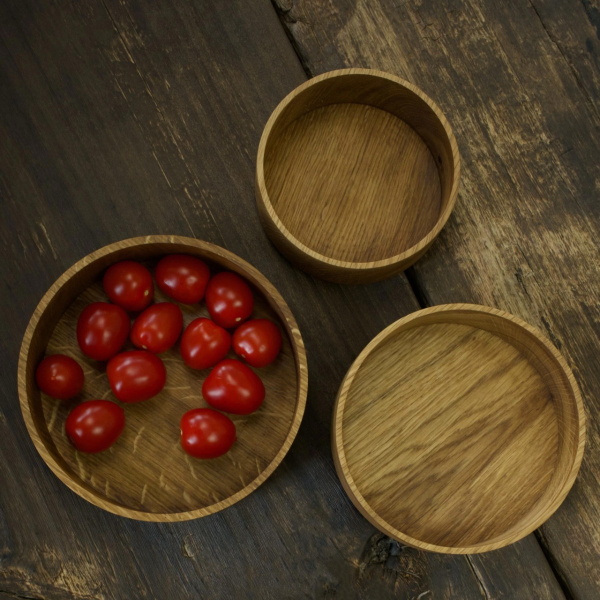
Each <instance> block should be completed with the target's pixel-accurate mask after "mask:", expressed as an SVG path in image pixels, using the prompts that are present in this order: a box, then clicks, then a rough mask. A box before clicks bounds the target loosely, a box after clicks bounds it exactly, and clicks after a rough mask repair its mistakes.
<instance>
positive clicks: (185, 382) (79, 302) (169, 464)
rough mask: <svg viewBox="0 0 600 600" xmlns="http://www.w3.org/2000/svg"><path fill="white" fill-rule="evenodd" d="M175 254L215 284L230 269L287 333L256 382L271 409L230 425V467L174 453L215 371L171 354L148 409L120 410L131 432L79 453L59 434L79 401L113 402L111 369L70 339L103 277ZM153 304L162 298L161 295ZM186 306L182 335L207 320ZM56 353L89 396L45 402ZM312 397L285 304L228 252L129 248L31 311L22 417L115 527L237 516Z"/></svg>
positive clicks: (98, 261) (190, 246)
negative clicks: (114, 267) (73, 368)
mask: <svg viewBox="0 0 600 600" xmlns="http://www.w3.org/2000/svg"><path fill="white" fill-rule="evenodd" d="M174 253H185V254H190V255H193V256H197V257H200V258H201V259H202V260H204V261H205V262H207V264H208V265H209V267H210V268H211V271H212V272H213V273H214V272H215V271H216V270H220V269H228V270H231V271H235V272H236V273H239V274H240V275H242V276H243V277H244V278H245V279H246V280H247V281H248V282H250V284H251V285H252V287H253V291H254V297H255V309H254V316H255V317H267V318H269V319H271V320H273V321H275V322H276V323H278V324H279V326H280V328H281V330H282V331H283V332H284V335H283V347H282V351H281V353H280V355H279V356H278V358H277V359H276V360H275V362H274V363H273V364H271V365H270V366H269V367H267V368H265V369H260V370H257V372H258V373H259V375H260V377H261V379H262V380H263V383H264V384H265V388H266V391H267V394H266V399H265V402H264V404H263V406H262V407H261V408H260V410H258V411H257V412H256V413H254V414H253V415H250V416H247V417H241V416H239V417H238V416H232V419H233V421H234V423H235V425H236V428H237V437H238V440H237V442H236V443H235V445H234V446H233V448H232V449H231V450H230V452H228V453H227V454H226V455H224V456H222V457H220V458H217V459H213V460H204V461H203V460H195V459H193V458H191V457H189V456H187V455H186V454H185V453H184V452H183V450H182V449H181V446H180V444H179V421H180V419H181V416H182V415H183V414H184V413H185V412H186V411H188V410H190V409H191V408H196V407H200V406H206V404H205V402H204V400H203V399H202V395H201V385H202V381H203V380H204V378H205V377H206V375H207V374H208V370H207V371H193V370H192V369H189V368H188V367H186V366H185V364H184V363H183V360H182V359H181V357H180V355H179V344H176V345H175V347H174V348H172V349H171V350H169V351H168V352H166V353H164V354H161V358H162V359H163V360H164V362H165V366H166V367H167V373H168V375H167V385H166V387H165V389H164V390H163V391H162V392H161V393H160V394H159V395H158V396H157V397H155V398H153V399H151V400H148V401H147V402H142V403H140V404H130V405H122V406H123V408H124V410H125V418H126V426H125V430H124V432H123V434H122V436H121V438H119V440H118V441H117V442H116V443H115V445H114V446H113V447H112V448H110V449H109V450H107V451H105V452H102V453H99V454H84V453H80V452H77V451H76V450H75V449H74V448H73V446H72V445H71V444H70V443H69V441H68V439H67V437H66V435H65V431H64V423H65V419H66V417H67V415H68V413H69V411H70V410H71V409H72V408H73V406H75V405H76V404H78V403H79V402H81V401H82V400H86V399H92V398H107V399H111V398H113V397H112V394H111V392H110V387H109V384H108V380H107V377H106V374H105V363H98V362H96V361H93V360H90V359H87V358H85V357H84V356H83V354H82V353H81V351H80V350H79V347H78V345H77V341H76V336H75V325H76V322H77V318H78V316H79V314H80V312H81V310H82V308H83V307H84V306H86V305H87V304H89V303H90V302H93V301H97V300H105V301H106V296H105V294H104V292H103V289H102V274H103V272H104V271H105V269H106V268H107V267H108V266H109V265H111V264H112V263H115V262H117V261H120V260H123V259H133V260H139V261H142V262H144V263H145V264H147V265H148V266H149V267H150V268H151V269H152V267H153V265H154V264H155V263H156V262H157V260H158V259H159V258H160V257H162V256H164V255H166V254H174ZM152 270H153V269H152ZM155 299H156V300H157V301H161V300H165V299H167V298H165V297H164V296H162V295H161V294H160V293H159V290H158V289H156V293H155ZM180 306H181V309H182V311H183V313H184V325H187V324H188V323H189V322H190V321H191V320H192V319H194V318H196V317H197V316H200V315H204V316H206V315H207V314H208V313H207V311H206V308H205V305H204V303H202V304H200V305H196V306H187V305H180ZM286 334H287V335H286ZM126 348H127V346H126ZM57 352H60V353H63V354H68V355H70V356H73V357H74V358H76V359H77V360H78V361H79V362H80V364H81V365H82V366H83V368H84V371H85V374H86V377H85V386H84V389H83V392H82V393H81V394H80V395H79V396H78V397H76V398H74V399H73V400H69V401H62V402H61V401H56V400H53V399H51V398H49V397H47V396H45V395H44V394H41V393H40V391H39V390H38V388H37V386H36V384H35V369H36V366H37V364H38V363H39V361H40V360H41V359H42V357H43V356H44V353H48V354H53V353H57ZM232 356H234V355H233V354H232ZM306 393H307V369H306V356H305V353H304V345H303V343H302V337H301V335H300V331H299V330H298V325H297V324H296V321H295V319H294V317H293V316H292V313H291V311H290V309H289V308H288V306H287V304H286V303H285V301H284V300H283V298H282V297H281V295H280V294H279V292H277V290H276V289H275V288H274V287H273V286H272V285H271V284H270V283H269V281H268V280H267V279H266V278H265V277H264V276H263V275H261V274H260V273H259V272H258V271H257V270H256V269H255V268H254V267H252V266H251V265H249V264H248V263H247V262H245V261H244V260H242V259H241V258H239V257H237V256H235V255H234V254H232V253H231V252H228V251H227V250H224V249H223V248H219V247H218V246H215V245H213V244H209V243H207V242H201V241H198V240H195V239H191V238H185V237H175V236H148V237H140V238H133V239H129V240H124V241H122V242H117V243H115V244H111V245H109V246H106V247H104V248H101V249H100V250H97V251H96V252H93V253H92V254H90V255H89V256H86V257H85V258H83V259H82V260H80V261H79V262H78V263H76V264H75V265H73V266H72V267H71V268H70V269H69V270H68V271H67V272H66V273H64V274H63V275H62V276H61V277H60V278H59V279H58V280H57V281H56V283H55V284H54V285H53V286H52V287H51V288H50V289H49V290H48V292H47V293H46V295H45V296H44V297H43V298H42V300H41V302H40V303H39V305H38V307H37V308H36V309H35V312H34V313H33V316H32V317H31V321H30V322H29V325H28V327H27V331H26V332H25V336H24V338H23V344H22V346H21V354H20V358H19V398H20V401H21V409H22V412H23V417H24V419H25V423H26V424H27V429H28V431H29V434H30V436H31V438H32V440H33V442H34V444H35V446H36V448H37V450H38V452H39V453H40V454H41V456H42V458H43V459H44V460H45V461H46V463H47V464H48V466H49V467H50V468H51V469H52V471H54V473H55V474H56V475H57V476H58V477H59V478H60V479H61V480H62V481H63V482H64V483H66V484H67V485H68V486H69V487H70V488H71V489H72V490H73V491H74V492H76V493H78V494H79V495H80V496H82V497H83V498H85V499H86V500H89V501H90V502H92V503H93V504H95V505H97V506H99V507H101V508H104V509H105V510H108V511H110V512H113V513H116V514H118V515H122V516H126V517H131V518H134V519H141V520H144V521H183V520H186V519H194V518H197V517H203V516H205V515H209V514H212V513H214V512H217V511H219V510H221V509H223V508H226V507H228V506H231V505H232V504H233V503H234V502H237V501H238V500H241V499H242V498H244V496H247V495H248V494H249V493H250V492H252V491H253V490H255V489H256V488H257V487H258V486H259V485H260V484H261V483H263V481H265V479H266V478H267V477H268V476H269V475H270V474H271V473H272V472H273V470H274V469H275V467H277V465H278V464H279V463H280V462H281V460H282V459H283V457H284V456H285V454H286V453H287V451H288V450H289V448H290V446H291V444H292V441H293V440H294V437H295V436H296V433H297V431H298V427H299V426H300V421H301V420H302V414H303V412H304V406H305V403H306Z"/></svg>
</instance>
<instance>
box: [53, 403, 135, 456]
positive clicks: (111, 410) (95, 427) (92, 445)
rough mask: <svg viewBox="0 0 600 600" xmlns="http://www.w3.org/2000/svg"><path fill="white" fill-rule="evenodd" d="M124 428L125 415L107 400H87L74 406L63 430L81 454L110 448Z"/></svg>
mask: <svg viewBox="0 0 600 600" xmlns="http://www.w3.org/2000/svg"><path fill="white" fill-rule="evenodd" d="M124 427H125V413H124V412H123V409H122V408H121V407H120V406H117V405H116V404H115V403H114V402H109V401H108V400H88V401H87V402H82V403H81V404H79V405H78V406H76V407H75V408H74V409H73V410H72V411H71V412H70V413H69V416H68V417H67V420H66V422H65V430H66V432H67V435H68V436H69V439H70V440H71V442H72V444H73V446H75V448H77V450H80V451H81V452H91V453H94V452H102V451H103V450H106V449H108V448H110V447H111V446H112V445H113V444H114V443H115V442H116V441H117V439H118V438H119V436H120V435H121V433H122V431H123V428H124Z"/></svg>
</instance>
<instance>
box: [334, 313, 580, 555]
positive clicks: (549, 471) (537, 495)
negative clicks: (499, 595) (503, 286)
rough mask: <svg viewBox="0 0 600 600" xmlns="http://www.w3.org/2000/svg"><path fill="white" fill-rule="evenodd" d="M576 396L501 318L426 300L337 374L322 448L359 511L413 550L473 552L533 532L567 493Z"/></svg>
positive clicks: (540, 341)
mask: <svg viewBox="0 0 600 600" xmlns="http://www.w3.org/2000/svg"><path fill="white" fill-rule="evenodd" d="M584 443H585V418H584V412H583V405H582V401H581V396H580V394H579V390H578V388H577V384H576V382H575V379H574V378H573V374H572V373H571V370H570V369H569V367H568V366H567V364H566V362H565V361H564V359H563V358H562V357H561V355H560V354H559V353H558V350H556V348H555V347H554V346H553V345H552V344H551V343H550V342H549V341H548V340H547V339H546V338H545V337H543V336H542V335H541V334H540V333H539V332H538V331H537V330H536V329H534V328H533V327H531V326H530V325H528V324H527V323H525V322H523V321H521V320H520V319H517V318H516V317H513V316H512V315H509V314H507V313H505V312H502V311H499V310H495V309H492V308H487V307H484V306H474V305H469V304H450V305H446V306H434V307H432V308H427V309H425V310H421V311H418V312H416V313H413V314H411V315H408V316H407V317H405V318H403V319H400V320H399V321H397V322H396V323H394V324H392V325H390V326H389V327H388V328H387V329H385V330H384V331H382V332H381V333H380V334H379V335H378V336H377V337H375V338H374V339H373V340H372V341H371V342H370V343H369V344H368V345H367V347H366V348H365V349H364V350H363V351H362V353H361V354H360V355H359V357H358V358H357V359H356V361H355V362H354V364H353V365H352V367H351V368H350V370H349V371H348V373H347V375H346V377H345V379H344V381H343V383H342V385H341V388H340V391H339V394H338V398H337V401H336V405H335V410H334V419H333V435H332V445H333V454H334V459H335V465H336V469H337V471H338V475H339V477H340V479H341V481H342V484H343V486H344V488H345V490H346V492H347V493H348V494H349V496H350V498H351V499H352V501H353V502H354V504H355V506H356V507H357V508H358V509H359V510H360V511H361V512H362V514H363V515H364V516H365V517H366V518H367V519H368V520H369V521H370V522H371V523H372V524H373V525H374V526H375V527H377V528H379V529H380V530H381V531H383V532H384V533H386V534H387V535H389V536H391V537H392V538H394V539H396V540H398V541H400V542H402V543H405V544H408V545H411V546H414V547H417V548H421V549H424V550H432V551H436V552H447V553H454V554H462V553H474V552H485V551H488V550H494V549H497V548H501V547H502V546H506V545H507V544H511V543H513V542H516V541H517V540H519V539H521V538H522V537H524V536H525V535H527V534H528V533H530V532H531V531H533V530H534V529H536V528H537V527H539V526H540V525H541V524H542V523H543V522H544V521H546V519H548V517H550V515H551V514H552V513H553V512H554V511H555V510H556V509H557V508H558V506H559V505H560V503H561V502H562V501H563V500H564V498H565V496H566V495H567V493H568V491H569V489H570V488H571V486H572V485H573V482H574V480H575V477H576V475H577V472H578V470H579V465H580V464H581V459H582V457H583V448H584Z"/></svg>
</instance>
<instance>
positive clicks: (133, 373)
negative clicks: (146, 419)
mask: <svg viewBox="0 0 600 600" xmlns="http://www.w3.org/2000/svg"><path fill="white" fill-rule="evenodd" d="M106 373H107V375H108V382H109V383H110V387H111V388H112V391H113V393H114V395H115V396H116V397H117V398H118V399H119V400H120V401H121V402H143V401H144V400H149V399H150V398H152V397H153V396H156V394H158V393H159V392H160V391H161V390H162V389H163V387H165V383H166V381H167V370H166V369H165V365H164V364H163V361H162V360H160V358H158V356H156V355H154V354H152V353H151V352H146V351H145V350H131V351H129V352H122V353H121V354H117V356H115V357H114V358H111V359H110V360H109V361H108V365H107V366H106Z"/></svg>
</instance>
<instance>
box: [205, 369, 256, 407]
mask: <svg viewBox="0 0 600 600" xmlns="http://www.w3.org/2000/svg"><path fill="white" fill-rule="evenodd" d="M202 395H203V396H204V399H205V400H206V401H207V402H208V403H209V404H210V405H211V406H212V407H213V408H216V409H218V410H222V411H224V412H228V413H232V414H234V415H249V414H250V413H253V412H254V411H255V410H257V409H258V408H259V407H260V405H261V404H262V403H263V400H264V399H265V386H264V385H263V382H262V381H261V380H260V377H259V376H258V375H257V374H256V373H255V372H254V371H253V370H252V369H251V368H250V367H247V366H246V365H245V364H244V363H241V362H240V361H239V360H234V359H232V358H228V359H226V360H224V361H222V362H220V363H219V364H218V365H217V366H216V367H215V368H214V369H213V370H212V371H211V372H210V374H209V376H208V377H207V378H206V379H205V380H204V383H203V384H202Z"/></svg>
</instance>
